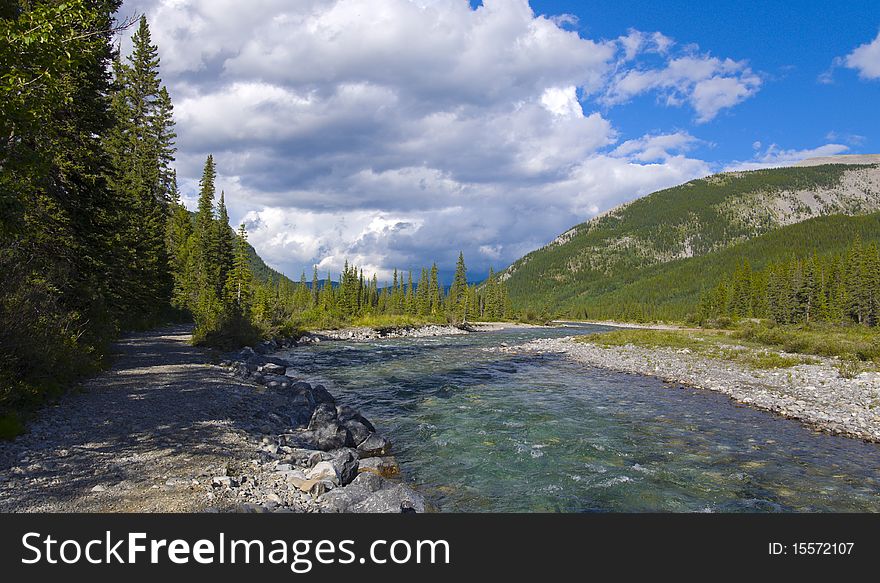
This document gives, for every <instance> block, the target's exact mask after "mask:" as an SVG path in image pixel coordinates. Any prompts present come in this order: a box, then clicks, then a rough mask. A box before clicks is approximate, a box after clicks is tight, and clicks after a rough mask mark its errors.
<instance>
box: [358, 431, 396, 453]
mask: <svg viewBox="0 0 880 583" xmlns="http://www.w3.org/2000/svg"><path fill="white" fill-rule="evenodd" d="M357 451H358V455H359V456H360V457H361V459H364V458H370V457H381V456H386V455H388V453H389V452H390V451H391V442H390V441H388V440H387V439H385V438H384V437H382V436H381V435H378V434H376V433H373V434H372V435H370V436H369V437H367V439H365V440H364V441H363V442H361V443H360V444H359V445H358V446H357Z"/></svg>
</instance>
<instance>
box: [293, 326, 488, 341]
mask: <svg viewBox="0 0 880 583" xmlns="http://www.w3.org/2000/svg"><path fill="white" fill-rule="evenodd" d="M475 330H476V329H475V328H474V327H472V326H469V325H467V324H463V325H457V326H454V325H451V324H442V325H441V324H426V325H420V326H387V327H379V328H370V327H367V326H356V327H351V328H341V329H339V330H317V331H314V332H307V333H306V334H304V335H302V336H301V337H300V338H298V339H297V340H296V343H297V344H317V343H319V342H323V341H328V340H348V341H353V342H365V341H369V340H379V339H381V338H428V337H431V336H450V335H460V334H468V333H470V332H473V331H475Z"/></svg>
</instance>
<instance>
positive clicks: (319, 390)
mask: <svg viewBox="0 0 880 583" xmlns="http://www.w3.org/2000/svg"><path fill="white" fill-rule="evenodd" d="M312 396H313V397H314V398H315V402H316V403H331V404H335V403H336V399H334V398H333V395H331V394H330V392H329V391H328V390H327V389H325V388H324V385H315V386H314V387H312Z"/></svg>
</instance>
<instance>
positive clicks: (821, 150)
mask: <svg viewBox="0 0 880 583" xmlns="http://www.w3.org/2000/svg"><path fill="white" fill-rule="evenodd" d="M756 144H759V142H756ZM759 147H760V145H759ZM847 150H849V147H847V146H844V145H843V144H824V145H822V146H819V147H817V148H812V149H807V150H784V149H782V148H780V147H779V146H777V145H776V144H771V145H770V146H768V147H767V149H766V150H765V151H764V152H759V153H757V154H756V155H755V157H754V158H752V159H751V160H747V161H744V162H733V163H731V164H730V165H728V166H727V167H726V168H725V169H724V170H725V171H731V170H760V169H762V168H779V167H782V166H791V165H793V164H796V163H798V162H800V161H801V160H806V159H807V158H818V157H821V156H834V155H837V154H842V153H844V152H846V151H847Z"/></svg>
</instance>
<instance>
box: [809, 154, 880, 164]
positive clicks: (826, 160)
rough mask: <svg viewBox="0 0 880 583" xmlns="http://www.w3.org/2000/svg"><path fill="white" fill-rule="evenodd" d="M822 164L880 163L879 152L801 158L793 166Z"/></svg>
mask: <svg viewBox="0 0 880 583" xmlns="http://www.w3.org/2000/svg"><path fill="white" fill-rule="evenodd" d="M822 164H880V154H841V155H840V156H821V157H819V158H807V159H806V160H801V161H800V162H798V163H797V164H794V165H795V166H821V165H822Z"/></svg>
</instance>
